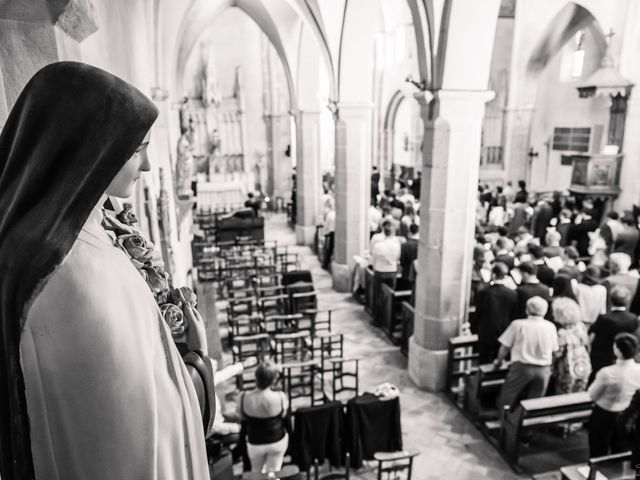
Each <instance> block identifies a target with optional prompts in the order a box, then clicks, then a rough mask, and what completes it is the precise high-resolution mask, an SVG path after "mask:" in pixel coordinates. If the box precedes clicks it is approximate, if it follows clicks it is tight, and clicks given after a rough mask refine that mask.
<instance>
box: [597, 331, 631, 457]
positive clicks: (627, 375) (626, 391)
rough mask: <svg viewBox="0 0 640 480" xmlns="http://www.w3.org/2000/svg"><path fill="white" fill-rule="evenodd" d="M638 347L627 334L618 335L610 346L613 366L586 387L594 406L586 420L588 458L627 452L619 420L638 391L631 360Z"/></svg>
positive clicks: (602, 371)
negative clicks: (613, 355)
mask: <svg viewBox="0 0 640 480" xmlns="http://www.w3.org/2000/svg"><path fill="white" fill-rule="evenodd" d="M637 347H638V341H637V340H636V337H635V336H634V335H633V334H631V333H619V334H618V335H616V337H615V340H614V343H613V351H614V354H615V356H616V359H617V360H616V363H615V364H613V365H610V366H608V367H604V368H602V369H600V370H599V371H598V373H597V374H596V378H595V380H594V381H593V383H592V384H591V385H590V386H589V395H590V396H591V399H592V400H593V402H594V403H595V405H594V407H593V410H592V412H591V417H590V418H589V457H590V458H593V457H602V456H604V455H609V454H610V453H618V452H623V451H625V450H628V449H629V444H628V442H627V438H626V434H625V432H624V431H623V429H622V428H621V426H620V422H619V417H620V414H621V413H622V411H623V410H624V409H626V408H627V407H628V406H629V403H630V402H631V398H632V397H633V394H634V393H635V392H636V390H638V389H640V365H638V364H637V363H636V362H635V360H634V358H633V357H634V355H635V354H636V350H637Z"/></svg>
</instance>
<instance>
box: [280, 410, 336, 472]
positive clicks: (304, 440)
mask: <svg viewBox="0 0 640 480" xmlns="http://www.w3.org/2000/svg"><path fill="white" fill-rule="evenodd" d="M294 425H295V427H294V428H295V429H294V431H293V435H292V437H291V442H290V445H291V459H292V461H293V463H295V464H296V465H297V466H298V467H300V470H302V471H307V470H309V467H310V466H311V465H313V461H314V460H315V459H318V462H319V463H320V464H323V463H324V461H325V459H327V460H329V462H330V463H331V465H333V466H334V467H341V466H342V464H343V463H344V462H343V460H342V458H343V455H342V450H343V444H342V438H343V434H344V410H343V407H342V403H341V402H329V403H325V404H324V405H319V406H315V407H306V408H298V409H297V410H296V412H295V414H294Z"/></svg>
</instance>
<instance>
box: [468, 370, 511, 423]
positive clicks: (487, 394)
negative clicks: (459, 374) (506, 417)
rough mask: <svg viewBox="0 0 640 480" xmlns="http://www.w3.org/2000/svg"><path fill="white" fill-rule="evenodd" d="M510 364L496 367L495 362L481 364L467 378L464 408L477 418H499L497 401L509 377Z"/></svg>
mask: <svg viewBox="0 0 640 480" xmlns="http://www.w3.org/2000/svg"><path fill="white" fill-rule="evenodd" d="M508 370H509V366H508V365H506V364H505V365H503V366H502V367H500V368H498V369H496V368H495V367H494V366H493V364H487V365H479V366H478V369H477V370H476V371H475V372H473V373H470V374H468V375H467V376H466V378H465V386H464V409H465V411H467V412H468V413H469V415H471V417H472V418H474V419H477V420H487V419H495V418H498V410H497V405H496V402H497V400H498V396H499V395H500V390H501V389H502V385H503V384H504V379H505V378H506V377H507V371H508Z"/></svg>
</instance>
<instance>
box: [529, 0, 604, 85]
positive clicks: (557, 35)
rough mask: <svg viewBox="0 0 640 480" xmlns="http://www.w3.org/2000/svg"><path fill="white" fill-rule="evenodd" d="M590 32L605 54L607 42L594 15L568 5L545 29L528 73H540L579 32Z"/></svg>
mask: <svg viewBox="0 0 640 480" xmlns="http://www.w3.org/2000/svg"><path fill="white" fill-rule="evenodd" d="M584 29H587V30H589V31H590V32H591V33H592V34H593V37H594V39H595V42H596V45H597V46H598V49H599V50H600V53H601V54H604V52H605V50H606V47H607V42H606V38H605V34H604V32H603V31H602V27H601V26H600V23H599V22H598V20H597V19H596V18H595V17H594V16H593V14H592V13H591V12H590V11H589V10H587V9H586V8H585V7H583V6H582V5H578V4H577V3H575V2H569V3H567V4H566V5H565V6H564V7H563V8H562V10H560V11H559V12H558V13H557V14H556V16H555V17H554V18H553V20H552V21H551V23H550V24H549V25H548V26H547V28H545V30H544V33H543V34H542V37H541V38H540V39H539V40H538V42H537V43H536V46H535V47H534V49H533V51H532V53H531V56H530V57H529V61H528V62H527V71H528V72H531V73H539V72H541V71H542V70H544V68H545V67H546V66H547V64H548V63H549V61H550V60H551V59H552V58H553V57H554V56H555V55H556V53H558V52H559V51H560V50H561V49H562V47H563V45H564V44H565V43H567V41H569V39H571V38H572V37H573V36H574V35H575V34H576V32H577V31H578V30H584Z"/></svg>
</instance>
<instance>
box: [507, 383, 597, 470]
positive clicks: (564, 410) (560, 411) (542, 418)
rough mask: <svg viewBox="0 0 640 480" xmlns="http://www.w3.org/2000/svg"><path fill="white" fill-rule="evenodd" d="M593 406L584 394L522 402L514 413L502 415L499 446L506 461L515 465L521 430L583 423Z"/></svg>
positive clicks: (587, 395)
mask: <svg viewBox="0 0 640 480" xmlns="http://www.w3.org/2000/svg"><path fill="white" fill-rule="evenodd" d="M592 407H593V402H592V401H591V397H589V394H588V393H587V392H578V393H567V394H563V395H552V396H549V397H542V398H533V399H529V400H522V401H521V402H520V404H519V405H518V406H517V407H515V408H514V409H513V410H508V411H505V413H504V419H503V421H502V430H501V432H500V447H501V449H502V451H503V452H504V453H505V456H506V457H507V459H508V460H509V462H511V463H512V465H518V463H519V456H520V436H521V434H522V432H523V431H524V430H527V429H532V428H539V427H545V426H549V425H555V424H558V423H564V422H581V421H584V420H586V419H588V418H589V415H591V409H592Z"/></svg>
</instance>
